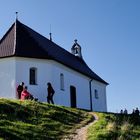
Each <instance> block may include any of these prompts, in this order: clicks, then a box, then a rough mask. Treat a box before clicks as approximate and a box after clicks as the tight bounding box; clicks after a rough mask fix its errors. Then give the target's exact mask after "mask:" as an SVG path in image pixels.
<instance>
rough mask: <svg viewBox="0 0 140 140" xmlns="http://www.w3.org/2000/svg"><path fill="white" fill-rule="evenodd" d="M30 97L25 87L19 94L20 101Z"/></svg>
mask: <svg viewBox="0 0 140 140" xmlns="http://www.w3.org/2000/svg"><path fill="white" fill-rule="evenodd" d="M30 96H31V94H30V93H29V92H28V91H27V86H25V88H24V89H23V91H22V92H21V100H26V99H29V98H30Z"/></svg>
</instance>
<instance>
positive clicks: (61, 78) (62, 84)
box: [60, 73, 65, 91]
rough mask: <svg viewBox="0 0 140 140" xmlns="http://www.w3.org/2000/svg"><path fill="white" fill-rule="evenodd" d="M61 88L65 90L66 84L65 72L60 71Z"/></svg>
mask: <svg viewBox="0 0 140 140" xmlns="http://www.w3.org/2000/svg"><path fill="white" fill-rule="evenodd" d="M60 90H63V91H64V90H65V84H64V74H63V73H60Z"/></svg>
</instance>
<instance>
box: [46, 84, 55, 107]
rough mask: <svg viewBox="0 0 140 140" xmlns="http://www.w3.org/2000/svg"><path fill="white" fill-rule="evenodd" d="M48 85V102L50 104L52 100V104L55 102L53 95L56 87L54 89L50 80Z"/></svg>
mask: <svg viewBox="0 0 140 140" xmlns="http://www.w3.org/2000/svg"><path fill="white" fill-rule="evenodd" d="M47 85H48V88H47V91H48V96H47V102H48V103H49V104H50V102H51V103H52V104H54V101H53V95H54V93H55V91H54V89H53V87H52V85H51V83H50V82H48V83H47Z"/></svg>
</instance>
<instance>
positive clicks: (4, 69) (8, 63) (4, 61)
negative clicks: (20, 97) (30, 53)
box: [0, 57, 16, 98]
mask: <svg viewBox="0 0 140 140" xmlns="http://www.w3.org/2000/svg"><path fill="white" fill-rule="evenodd" d="M15 97H16V91H15V60H14V58H11V57H9V58H1V59H0V98H15Z"/></svg>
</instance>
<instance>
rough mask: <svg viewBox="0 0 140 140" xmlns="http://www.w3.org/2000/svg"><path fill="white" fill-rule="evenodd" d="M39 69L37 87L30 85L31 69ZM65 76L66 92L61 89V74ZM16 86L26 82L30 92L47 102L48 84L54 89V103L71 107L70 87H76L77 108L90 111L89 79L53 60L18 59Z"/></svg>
mask: <svg viewBox="0 0 140 140" xmlns="http://www.w3.org/2000/svg"><path fill="white" fill-rule="evenodd" d="M31 67H36V68H37V75H38V76H37V85H30V84H29V69H30V68H31ZM61 73H63V75H64V86H65V87H64V90H61V89H60V74H61ZM16 81H17V83H16V84H19V83H20V82H22V81H23V82H24V83H25V85H27V86H28V90H29V91H30V92H31V93H32V94H33V95H34V96H35V97H37V98H38V99H39V100H40V101H43V102H46V96H47V82H51V83H52V85H53V87H54V89H55V95H54V102H55V103H56V104H59V105H64V106H70V86H71V85H72V86H75V87H76V96H77V107H78V108H85V109H90V95H89V79H88V78H87V77H86V76H83V75H82V74H80V73H78V72H75V71H74V70H72V69H69V68H67V67H65V66H64V65H62V64H59V63H57V62H55V61H52V60H44V59H31V58H29V59H28V58H19V57H17V58H16Z"/></svg>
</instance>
